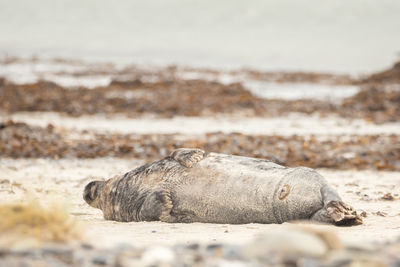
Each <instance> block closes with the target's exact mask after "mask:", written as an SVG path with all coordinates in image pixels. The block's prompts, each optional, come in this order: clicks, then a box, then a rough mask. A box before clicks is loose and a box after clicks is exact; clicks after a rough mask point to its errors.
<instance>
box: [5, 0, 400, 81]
mask: <svg viewBox="0 0 400 267" xmlns="http://www.w3.org/2000/svg"><path fill="white" fill-rule="evenodd" d="M399 14H400V2H399V1H397V0H381V1H376V0H354V1H346V0H336V1H323V2H322V1H318V0H299V1H291V0H269V1H262V0H253V1H240V0H232V1H227V0H221V1H194V0H191V1H179V0H170V1H162V0H149V1H127V0H121V1H117V2H110V1H106V0H87V1H72V0H57V1H53V0H43V1H40V4H39V3H37V2H35V1H29V0H15V1H7V0H1V1H0V35H1V41H0V55H12V56H32V55H37V56H40V57H64V58H65V57H67V58H74V59H76V58H80V59H90V60H103V61H104V60H107V61H108V60H111V61H113V62H120V63H132V62H135V63H151V64H184V65H191V66H207V67H211V66H213V67H216V66H218V67H224V68H225V67H243V66H244V67H254V68H259V69H260V68H261V69H269V70H271V69H272V70H307V71H330V72H332V71H334V72H341V73H343V72H346V73H352V74H354V73H365V72H371V71H377V70H380V69H383V68H386V67H389V66H390V65H391V64H392V63H393V62H394V61H395V60H396V59H397V58H398V57H399V56H400V35H399V34H398V30H399V25H400V17H399Z"/></svg>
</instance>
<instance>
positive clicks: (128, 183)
mask: <svg viewBox="0 0 400 267" xmlns="http://www.w3.org/2000/svg"><path fill="white" fill-rule="evenodd" d="M84 199H85V200H86V201H87V202H88V203H89V204H90V205H91V206H93V207H96V208H99V209H101V210H102V211H103V214H104V218H105V219H108V220H116V221H126V222H127V221H154V220H161V221H164V222H207V223H230V224H240V223H282V222H285V221H291V220H304V219H311V220H316V221H321V222H327V223H335V224H359V223H361V222H362V220H361V218H360V217H359V216H358V215H357V214H356V212H355V211H354V210H353V209H352V208H351V207H349V206H348V205H346V204H344V203H343V202H341V198H340V197H339V195H338V194H337V192H336V191H335V190H334V189H333V188H332V187H331V186H330V185H329V184H328V183H327V182H326V180H325V179H324V178H323V177H322V176H321V175H320V174H318V173H317V172H316V171H314V170H312V169H309V168H304V167H298V168H287V167H283V166H281V165H278V164H275V163H273V162H270V161H266V160H263V159H255V158H248V157H239V156H232V155H225V154H217V153H209V154H206V153H205V152H204V151H202V150H200V149H178V150H175V151H174V152H173V153H172V154H171V155H170V156H169V157H167V158H165V159H163V160H160V161H157V162H154V163H151V164H147V165H144V166H142V167H139V168H137V169H135V170H132V171H130V172H128V173H126V174H125V175H124V176H121V177H116V178H112V179H110V180H108V181H106V182H104V181H94V182H91V183H89V184H88V185H87V186H86V188H85V191H84Z"/></svg>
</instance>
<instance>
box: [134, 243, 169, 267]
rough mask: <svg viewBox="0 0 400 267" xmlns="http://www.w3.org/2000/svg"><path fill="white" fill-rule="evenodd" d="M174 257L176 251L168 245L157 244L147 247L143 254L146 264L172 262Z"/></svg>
mask: <svg viewBox="0 0 400 267" xmlns="http://www.w3.org/2000/svg"><path fill="white" fill-rule="evenodd" d="M174 259H175V254H174V252H173V251H172V250H171V249H170V248H168V247H161V246H155V247H152V248H150V249H147V250H146V251H145V252H144V253H143V255H142V262H143V264H144V265H145V266H148V265H157V264H160V263H171V262H172V261H173V260H174Z"/></svg>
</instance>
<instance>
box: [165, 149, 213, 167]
mask: <svg viewBox="0 0 400 267" xmlns="http://www.w3.org/2000/svg"><path fill="white" fill-rule="evenodd" d="M205 154H206V152H204V151H203V150H201V149H198V148H179V149H176V150H174V151H173V152H172V153H171V155H170V157H171V158H173V159H174V160H176V161H178V162H179V163H180V164H182V165H183V166H185V167H187V168H191V167H192V166H193V165H194V164H196V163H197V162H199V161H200V160H202V159H203V158H204V156H205Z"/></svg>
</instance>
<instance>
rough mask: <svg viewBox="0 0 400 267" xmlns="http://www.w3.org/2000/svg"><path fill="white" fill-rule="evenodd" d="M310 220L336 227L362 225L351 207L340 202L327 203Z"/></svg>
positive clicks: (360, 219) (358, 216)
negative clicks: (331, 224)
mask: <svg viewBox="0 0 400 267" xmlns="http://www.w3.org/2000/svg"><path fill="white" fill-rule="evenodd" d="M311 220H314V221H319V222H324V223H333V224H335V225H338V226H351V225H359V224H362V223H363V221H362V218H361V216H360V215H358V214H357V212H356V211H355V210H354V209H353V208H352V207H350V206H349V205H347V204H345V203H343V202H341V201H329V202H328V203H327V204H326V205H325V206H324V207H323V208H322V209H320V210H319V211H317V212H316V213H315V214H314V215H313V216H312V217H311Z"/></svg>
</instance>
